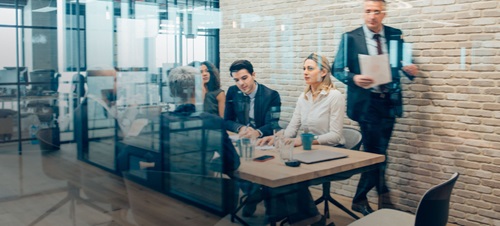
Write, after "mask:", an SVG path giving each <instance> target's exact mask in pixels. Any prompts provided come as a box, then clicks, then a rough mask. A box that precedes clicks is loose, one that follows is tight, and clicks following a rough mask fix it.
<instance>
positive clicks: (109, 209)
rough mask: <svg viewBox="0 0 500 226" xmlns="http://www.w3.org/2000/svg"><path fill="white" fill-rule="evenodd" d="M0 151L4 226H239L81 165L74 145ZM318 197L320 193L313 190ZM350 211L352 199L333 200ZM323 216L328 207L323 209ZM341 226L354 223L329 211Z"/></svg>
mask: <svg viewBox="0 0 500 226" xmlns="http://www.w3.org/2000/svg"><path fill="white" fill-rule="evenodd" d="M16 145H17V143H10V144H9V143H7V144H5V143H4V144H1V145H0V172H1V174H0V225H2V226H22V225H37V226H42V225H47V226H54V225H57V226H65V225H92V226H101V225H115V226H116V225H123V226H128V225H146V226H149V225H151V226H155V225H161V226H163V225H176V226H177V225H181V226H182V225H186V226H187V225H189V226H191V225H218V226H225V225H238V224H236V223H231V222H230V220H229V217H228V216H226V217H220V216H217V215H214V214H212V213H210V212H207V211H204V210H202V209H199V208H197V207H194V206H192V205H189V204H187V203H184V202H182V201H179V200H177V199H174V198H171V197H169V196H166V195H164V194H160V193H158V192H155V191H152V190H150V189H148V188H145V187H143V186H140V185H137V184H135V183H133V182H130V181H126V180H124V179H123V178H121V177H118V176H116V175H113V174H111V173H108V172H106V171H103V170H101V169H98V168H96V167H94V166H91V165H89V164H86V163H83V162H80V161H78V160H76V150H75V146H74V145H73V144H67V145H63V146H62V147H61V150H59V151H51V152H46V151H40V150H39V148H38V145H32V144H30V143H29V142H28V143H26V144H25V145H23V155H22V156H19V155H18V154H17V146H16ZM311 192H312V194H313V196H314V197H319V196H320V195H321V190H319V189H316V188H312V189H311ZM334 198H335V199H337V200H339V201H340V202H341V203H343V204H344V205H346V206H349V203H350V199H348V198H345V197H339V196H336V195H334ZM318 208H319V210H320V211H322V210H323V207H322V206H321V205H319V206H318ZM330 216H331V218H330V219H329V220H328V222H331V221H333V222H335V224H336V225H337V226H344V225H348V224H349V223H350V222H352V221H353V219H352V218H350V217H349V216H348V215H346V214H345V213H343V212H341V211H339V210H338V209H337V208H332V207H331V208H330ZM264 219H265V218H264V207H263V205H262V204H260V205H259V206H258V209H257V212H256V214H255V216H254V217H251V218H245V220H246V221H248V223H250V225H263V224H265V220H264Z"/></svg>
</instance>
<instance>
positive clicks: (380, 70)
mask: <svg viewBox="0 0 500 226" xmlns="http://www.w3.org/2000/svg"><path fill="white" fill-rule="evenodd" d="M358 58H359V65H360V68H361V74H362V75H368V76H371V77H373V80H374V82H373V84H372V85H371V86H370V87H368V88H372V87H375V86H378V85H382V84H386V83H389V82H392V75H391V68H390V66H389V55H387V54H381V55H362V54H359V55H358Z"/></svg>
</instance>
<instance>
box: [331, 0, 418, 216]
mask: <svg viewBox="0 0 500 226" xmlns="http://www.w3.org/2000/svg"><path fill="white" fill-rule="evenodd" d="M385 7H386V3H385V1H383V0H365V1H364V25H363V26H361V27H359V28H357V29H355V30H353V31H350V32H347V33H345V34H344V35H343V36H342V40H341V42H340V45H339V49H338V52H337V56H336V57H335V62H334V64H333V72H332V73H333V75H334V76H335V77H336V78H337V79H338V80H339V81H341V82H343V83H345V84H346V85H347V86H348V88H347V115H348V116H349V118H351V119H352V120H354V121H357V122H358V123H359V126H360V129H361V133H362V135H363V147H364V150H365V151H367V152H371V153H378V154H383V155H386V154H387V148H388V145H389V140H390V138H391V135H392V130H393V128H394V123H395V118H396V117H401V116H402V114H403V110H402V96H401V86H400V72H403V74H405V75H406V76H407V77H408V78H409V79H413V77H414V76H415V75H417V73H418V69H417V67H416V66H415V65H413V64H408V62H405V64H408V65H404V66H403V62H402V56H401V55H402V54H401V53H402V48H401V46H402V43H403V40H402V39H401V36H402V32H401V30H399V29H396V28H392V27H389V26H385V25H383V24H382V20H383V19H384V17H385V13H386V11H385ZM394 44H397V47H398V48H394V49H393V48H388V47H389V46H391V45H394ZM390 50H391V51H392V52H389V51H390ZM394 50H397V51H394ZM358 54H363V55H380V54H389V59H391V58H393V57H395V56H396V57H397V58H396V59H397V62H396V63H395V65H391V74H392V82H390V83H387V84H383V85H380V86H375V87H372V86H373V85H372V84H373V83H374V80H373V78H372V77H371V76H370V75H369V74H361V70H360V63H359V60H358ZM394 54H396V55H394ZM370 87H372V88H370ZM381 170H383V171H385V166H384V167H382V169H381ZM378 184H379V172H378V170H372V171H370V172H366V173H363V174H362V175H361V178H360V181H359V184H358V188H357V191H356V194H355V195H354V198H353V204H352V209H353V210H354V211H357V212H361V213H362V214H364V215H367V214H369V213H371V212H372V211H373V210H372V209H371V208H370V206H369V205H368V201H367V197H366V194H367V193H368V191H370V190H371V189H372V188H373V187H377V188H379V186H377V185H378ZM380 187H381V190H377V191H378V193H379V194H384V195H383V198H384V200H383V201H384V203H386V204H387V205H386V206H383V207H392V204H391V203H390V199H389V196H388V191H389V190H388V188H387V186H386V185H385V180H384V181H383V184H382V185H381V186H380ZM379 208H380V207H379Z"/></svg>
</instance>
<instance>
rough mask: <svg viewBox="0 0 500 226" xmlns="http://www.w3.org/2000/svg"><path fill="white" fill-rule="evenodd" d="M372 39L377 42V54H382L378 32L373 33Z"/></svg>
mask: <svg viewBox="0 0 500 226" xmlns="http://www.w3.org/2000/svg"><path fill="white" fill-rule="evenodd" d="M373 39H375V41H376V42H377V54H378V55H382V54H383V52H382V43H380V34H374V35H373Z"/></svg>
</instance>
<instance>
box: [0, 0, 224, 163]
mask: <svg viewBox="0 0 500 226" xmlns="http://www.w3.org/2000/svg"><path fill="white" fill-rule="evenodd" d="M0 14H1V15H2V16H1V18H0V31H2V34H3V35H2V43H3V44H2V47H1V50H2V54H1V56H0V68H1V69H0V97H1V102H2V105H1V108H0V120H2V125H3V126H2V129H1V131H0V144H5V147H4V148H2V150H15V151H18V152H19V153H22V150H23V148H28V147H29V146H30V145H32V146H33V147H34V148H38V147H39V146H40V143H42V144H41V145H42V146H43V145H48V146H49V147H50V148H53V149H56V148H57V147H59V146H60V143H63V144H65V143H67V144H76V146H77V147H78V150H80V152H79V156H80V157H81V158H82V159H84V160H89V161H90V162H96V163H98V165H102V166H105V167H106V168H109V169H110V170H115V167H114V159H113V158H114V150H113V149H114V148H113V147H115V146H116V145H115V143H114V142H115V141H116V139H117V138H119V136H120V135H121V133H124V132H123V131H122V130H123V129H126V128H127V127H128V126H130V125H127V123H128V122H127V120H128V118H129V117H133V116H131V115H134V114H136V113H130V112H135V111H133V110H131V109H128V108H129V107H130V106H142V107H144V106H149V105H151V106H160V105H162V104H160V103H167V102H168V101H167V100H166V98H167V97H162V93H163V92H164V91H168V88H167V87H166V86H165V81H166V80H165V77H166V72H167V71H168V70H170V69H171V68H173V67H175V66H178V65H186V64H188V63H190V62H193V61H205V60H209V61H211V62H213V63H215V64H216V65H218V64H219V56H218V29H219V26H220V24H221V22H220V19H221V18H220V13H219V10H218V3H217V2H211V1H160V2H152V1H149V2H135V1H130V2H128V1H127V2H116V1H57V0H47V1H45V0H41V1H26V0H17V1H0ZM141 111H142V110H141ZM127 112H128V113H127ZM74 117H80V118H77V119H74ZM81 120H83V121H81ZM44 129H45V130H48V129H52V130H51V131H45V132H44V131H43V130H44ZM40 130H42V133H40V134H47V136H48V137H38V136H39V133H38V131H40ZM125 133H126V132H125ZM40 141H41V142H40ZM101 145H103V146H101ZM94 146H95V147H94ZM107 149H109V150H107ZM94 150H96V151H94Z"/></svg>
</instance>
